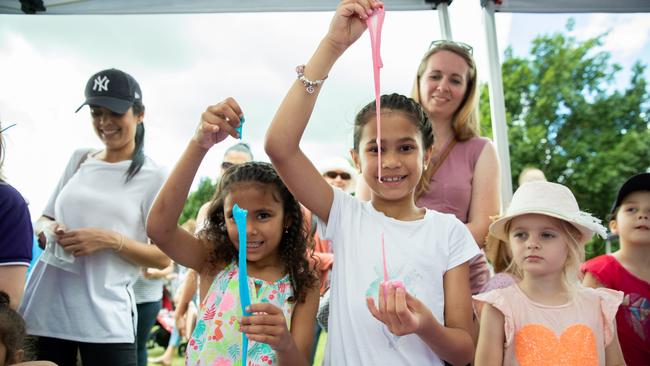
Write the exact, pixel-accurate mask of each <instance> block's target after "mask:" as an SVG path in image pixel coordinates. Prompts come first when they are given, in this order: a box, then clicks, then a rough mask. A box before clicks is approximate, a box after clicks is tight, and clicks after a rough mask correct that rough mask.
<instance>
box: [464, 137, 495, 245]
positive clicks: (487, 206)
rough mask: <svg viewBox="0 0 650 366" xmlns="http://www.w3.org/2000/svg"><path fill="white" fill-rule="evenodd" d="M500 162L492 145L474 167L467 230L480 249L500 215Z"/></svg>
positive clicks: (483, 152)
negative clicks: (490, 227)
mask: <svg viewBox="0 0 650 366" xmlns="http://www.w3.org/2000/svg"><path fill="white" fill-rule="evenodd" d="M499 177H500V174H499V160H498V158H497V152H496V150H495V149H494V146H493V145H492V143H490V142H488V143H487V144H485V146H484V147H483V150H482V151H481V154H480V155H479V158H478V160H477V162H476V166H475V167H474V178H473V181H472V199H471V201H470V205H469V214H468V216H467V224H466V226H467V228H468V229H469V231H470V232H471V233H472V236H473V237H474V240H475V241H476V243H477V244H478V246H479V247H480V248H483V246H484V245H485V237H486V236H487V233H488V228H489V226H490V223H491V222H492V220H491V219H490V217H492V216H496V215H498V214H499V207H500V205H501V198H500V197H501V193H500V188H499V187H500V181H499Z"/></svg>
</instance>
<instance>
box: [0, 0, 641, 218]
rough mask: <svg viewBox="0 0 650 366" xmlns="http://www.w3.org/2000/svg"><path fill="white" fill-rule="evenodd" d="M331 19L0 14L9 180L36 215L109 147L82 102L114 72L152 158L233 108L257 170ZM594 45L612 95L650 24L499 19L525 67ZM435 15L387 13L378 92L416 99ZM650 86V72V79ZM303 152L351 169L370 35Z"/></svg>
mask: <svg viewBox="0 0 650 366" xmlns="http://www.w3.org/2000/svg"><path fill="white" fill-rule="evenodd" d="M477 3H478V1H469V0H463V1H461V0H457V1H454V2H453V3H452V5H451V6H450V7H449V15H450V19H451V24H452V35H453V37H454V39H455V40H458V41H462V42H465V43H468V44H471V45H472V46H474V55H475V57H476V59H477V64H478V72H479V78H480V79H481V80H482V81H487V59H486V51H485V44H486V41H485V36H484V32H483V25H482V17H481V11H480V7H479V6H477ZM331 16H332V13H331V12H312V13H246V14H233V13H229V14H189V15H187V14H186V15H128V16H119V18H118V17H116V16H98V15H86V16H69V15H49V16H48V15H39V16H25V15H0V119H1V120H2V123H3V126H7V125H9V124H12V123H16V124H17V126H15V127H13V128H11V129H10V130H8V131H6V132H5V133H4V134H3V136H4V138H5V142H6V151H5V154H6V157H5V164H4V167H3V173H4V175H5V177H6V178H7V180H8V182H9V183H10V184H12V185H13V186H14V187H16V188H17V189H18V190H19V191H20V192H21V193H22V194H23V195H24V196H25V198H26V199H27V200H28V201H29V202H30V210H31V214H32V218H33V219H36V218H37V217H38V216H40V213H41V212H42V210H43V208H44V206H45V203H46V202H47V200H48V198H49V196H50V194H51V192H52V191H53V189H54V187H55V185H56V183H57V181H58V180H59V177H60V175H61V174H62V172H63V169H64V167H65V165H66V164H67V161H68V159H69V157H70V155H71V154H72V152H73V151H74V150H75V149H77V148H81V147H96V148H101V147H102V145H101V142H100V141H99V139H98V138H97V136H95V134H94V131H93V128H92V125H91V120H90V115H89V110H88V108H87V107H85V108H84V109H82V110H81V111H80V112H79V113H76V114H75V113H74V111H75V110H76V108H77V107H78V106H79V105H80V104H81V103H82V102H83V100H84V98H83V90H84V86H85V83H86V81H87V80H88V78H89V77H90V76H91V75H92V74H94V73H95V72H97V71H99V70H102V69H106V68H110V67H115V68H118V69H121V70H124V71H126V72H128V73H130V74H131V75H133V76H134V77H135V78H136V79H137V80H138V82H139V83H140V86H141V88H142V94H143V101H144V104H145V106H146V109H147V110H146V115H145V127H146V137H145V152H146V154H147V155H149V156H150V157H151V158H152V159H153V160H154V161H156V162H157V163H158V164H159V165H161V166H163V167H165V168H166V169H171V168H172V167H173V165H174V164H175V162H176V160H177V159H178V157H179V156H180V154H181V153H182V151H183V149H184V148H185V147H186V145H187V143H188V141H189V139H190V138H191V136H192V135H193V133H194V130H195V128H196V126H197V124H198V122H199V117H200V114H201V112H202V111H203V110H205V109H206V107H207V106H209V105H212V104H215V103H217V102H219V101H221V100H223V99H224V98H226V97H229V96H231V97H234V98H235V99H236V100H237V101H238V102H239V104H240V106H241V107H242V109H243V111H244V114H245V116H246V125H245V127H244V132H243V134H244V139H243V140H244V141H245V142H248V143H249V144H250V145H251V146H252V148H253V152H254V154H255V158H256V159H258V160H264V161H268V158H267V157H266V156H265V154H264V151H263V138H264V133H265V131H266V129H267V127H268V124H269V123H270V121H271V119H272V118H273V115H274V114H275V111H276V108H277V106H278V105H279V104H280V102H281V100H282V98H283V97H284V95H285V93H286V92H287V90H288V88H289V86H290V85H291V84H292V83H293V81H294V80H295V77H296V75H295V71H294V69H295V66H296V65H299V64H303V63H305V62H307V60H308V59H309V57H310V56H311V54H312V53H313V51H314V50H315V48H316V46H317V44H318V42H319V41H320V39H321V38H322V36H323V35H324V34H325V32H326V29H327V26H328V24H329V21H330V19H331ZM569 17H573V18H574V19H575V20H576V25H575V28H574V31H573V32H572V33H571V34H572V35H574V36H576V37H577V38H578V39H586V38H590V37H593V36H596V35H598V34H602V33H604V32H607V31H609V32H610V33H609V34H608V35H607V37H606V38H605V44H604V46H603V47H602V49H603V50H606V51H610V52H612V61H614V62H618V63H620V64H621V65H622V66H623V71H622V72H621V74H620V75H619V78H618V79H617V85H620V86H621V87H624V86H625V82H626V80H629V67H630V65H631V64H632V63H633V62H634V61H635V60H639V59H640V60H642V61H644V62H646V63H647V62H648V60H650V14H614V15H612V14H587V15H584V14H554V15H533V14H497V16H496V20H497V22H496V24H497V34H498V44H499V48H500V50H499V54H500V55H503V50H504V49H505V47H506V46H512V47H513V50H514V51H515V54H517V55H526V54H527V53H528V51H529V49H530V42H531V40H532V39H533V38H534V37H535V36H537V35H539V34H542V33H551V32H564V26H565V24H566V22H567V19H568V18H569ZM440 38H441V36H440V31H439V24H438V14H437V13H436V12H435V11H414V12H391V11H390V8H387V15H386V18H385V22H384V27H383V34H382V46H381V49H382V58H383V62H384V68H383V69H382V75H381V90H382V93H388V92H398V93H402V94H406V95H408V94H409V93H410V89H411V86H412V82H413V76H414V73H415V69H416V68H417V66H418V64H419V61H420V57H421V55H422V54H423V53H424V52H425V51H426V49H427V47H428V45H429V43H430V42H431V41H432V40H435V39H440ZM646 77H647V78H649V79H650V73H648V72H647V73H646ZM322 88H323V89H322V92H321V96H320V98H319V101H318V103H317V105H316V108H315V111H314V113H313V115H312V119H311V121H310V124H309V126H308V128H307V131H306V133H305V135H304V138H303V141H302V143H301V146H302V147H303V150H305V152H306V153H307V155H308V156H309V157H310V158H312V160H313V161H315V162H316V165H318V161H323V160H324V159H326V157H327V156H330V155H341V156H348V152H347V151H348V150H349V147H350V146H351V144H352V121H353V119H354V115H355V114H356V112H357V111H358V110H359V109H360V108H361V107H362V106H363V105H365V104H366V103H368V102H369V101H371V100H372V99H373V98H374V89H373V77H372V62H371V51H370V40H369V37H368V35H367V33H366V34H365V35H364V36H363V37H362V38H361V39H360V40H359V41H357V43H355V44H354V45H353V46H352V47H351V48H350V49H349V50H348V51H347V52H346V53H345V54H344V55H343V56H342V58H341V59H340V60H339V62H338V63H337V64H336V65H335V66H334V68H333V69H332V71H331V72H330V75H329V78H328V79H327V81H326V82H325V83H324V84H323V87H322ZM235 143H236V141H235V140H233V139H230V138H229V139H227V140H225V141H224V142H222V143H221V144H219V145H217V146H215V147H214V148H213V149H212V151H210V153H209V154H208V156H207V157H206V159H205V160H204V162H203V164H202V166H201V168H200V170H199V172H198V174H197V178H196V180H195V184H196V183H197V182H198V180H199V178H200V177H210V178H214V177H215V175H216V174H217V172H218V166H219V163H220V161H221V157H222V156H223V152H224V150H225V149H226V148H227V147H229V146H231V145H233V144H235Z"/></svg>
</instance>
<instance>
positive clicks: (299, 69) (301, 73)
mask: <svg viewBox="0 0 650 366" xmlns="http://www.w3.org/2000/svg"><path fill="white" fill-rule="evenodd" d="M296 74H298V80H300V81H302V84H303V85H304V86H305V89H307V93H309V94H314V90H316V87H317V86H319V85H320V84H322V83H323V81H325V79H327V75H325V77H324V78H322V79H320V80H314V81H311V80H309V79H307V78H306V77H305V65H298V66H296Z"/></svg>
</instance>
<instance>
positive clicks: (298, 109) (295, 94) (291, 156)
mask: <svg viewBox="0 0 650 366" xmlns="http://www.w3.org/2000/svg"><path fill="white" fill-rule="evenodd" d="M382 6H383V4H382V3H380V2H378V1H375V0H344V1H342V2H341V3H340V4H339V6H338V7H337V9H336V13H335V14H334V18H333V19H332V22H331V23H330V28H329V31H328V32H327V35H326V36H325V37H324V38H323V40H322V41H321V42H320V44H319V46H318V48H317V49H316V52H315V53H314V55H313V56H312V57H311V59H310V60H309V62H308V63H307V64H306V65H305V67H304V70H303V73H304V79H306V80H308V81H312V82H315V81H317V80H324V79H325V78H326V77H327V75H328V74H329V72H330V70H331V68H332V66H333V65H334V63H335V62H336V60H337V59H338V58H339V57H340V56H341V55H342V54H343V52H344V51H345V50H346V49H347V48H348V47H349V46H350V45H351V44H352V43H354V42H355V41H356V40H357V39H359V37H360V36H361V34H363V32H364V31H365V30H366V24H365V19H366V18H368V16H369V15H370V14H372V13H373V11H374V9H377V8H380V7H382ZM307 86H308V82H304V83H303V81H300V80H296V81H295V82H294V83H293V85H292V86H291V88H290V89H289V92H288V93H287V95H286V97H285V98H284V100H283V101H282V104H281V105H280V108H279V109H278V111H277V112H276V114H275V117H274V118H273V121H272V122H271V126H270V127H269V130H268V131H267V133H266V142H265V150H266V153H267V154H268V155H269V157H270V158H271V161H272V162H273V165H274V166H275V168H276V170H277V171H278V173H279V174H280V176H281V177H282V180H283V181H284V182H285V184H286V185H287V187H289V189H290V190H291V192H292V193H293V194H294V196H296V198H297V199H298V201H300V202H301V203H302V204H304V205H305V206H306V207H307V208H308V209H309V210H310V211H311V212H313V213H314V214H316V215H317V216H318V217H320V218H321V219H323V220H325V221H326V220H327V218H328V217H329V211H330V208H331V206H332V200H333V198H334V195H333V191H332V188H331V186H330V185H329V184H327V182H325V180H324V179H323V178H322V177H321V175H320V174H319V172H318V170H316V168H315V167H314V165H313V164H312V163H311V161H309V159H308V158H307V156H305V154H304V153H303V151H302V150H301V149H300V146H299V143H300V139H301V137H302V134H303V132H304V131H305V127H306V126H307V122H308V121H309V117H310V116H311V113H312V111H313V110H314V105H315V103H316V98H317V96H318V93H319V92H320V88H321V86H316V87H315V88H312V89H310V90H311V91H312V92H311V93H310V92H309V91H308V90H307V88H306V87H307Z"/></svg>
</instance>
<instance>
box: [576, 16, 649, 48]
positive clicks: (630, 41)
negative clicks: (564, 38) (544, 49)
mask: <svg viewBox="0 0 650 366" xmlns="http://www.w3.org/2000/svg"><path fill="white" fill-rule="evenodd" d="M605 32H609V34H607V36H606V37H605V38H604V44H603V48H605V49H607V50H608V51H611V52H612V53H613V54H614V56H616V57H617V58H627V57H631V56H634V55H636V54H637V53H638V52H639V50H641V49H643V48H644V47H645V46H646V45H647V43H648V40H649V39H650V21H649V19H648V15H647V14H593V15H591V16H590V17H589V18H588V21H587V25H585V26H580V25H579V24H578V25H577V26H576V29H575V31H574V33H575V35H576V37H578V39H586V38H591V37H594V36H596V35H599V34H603V33H605Z"/></svg>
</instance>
